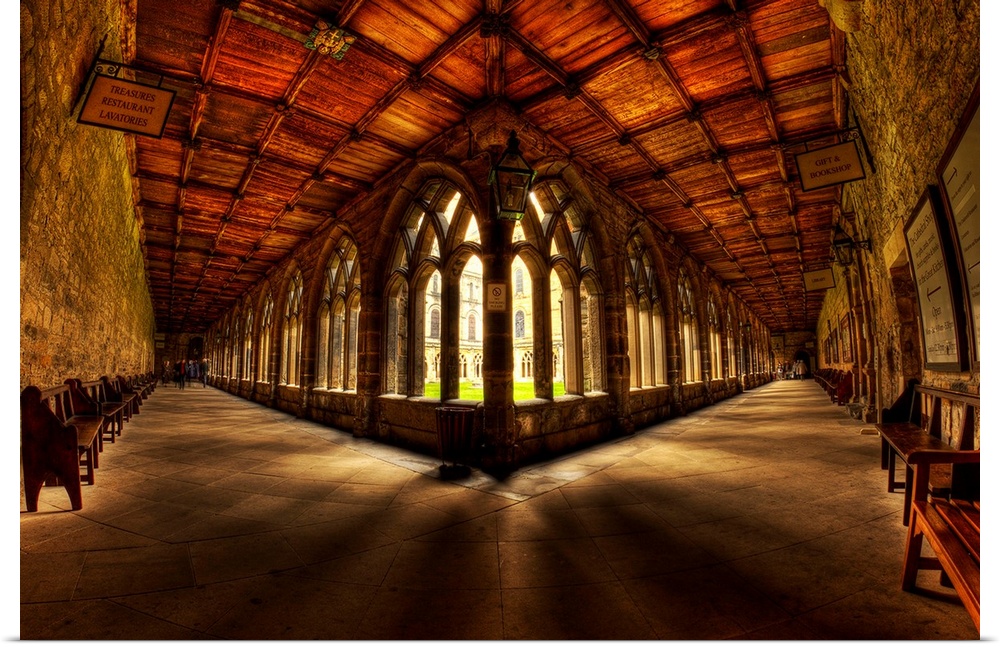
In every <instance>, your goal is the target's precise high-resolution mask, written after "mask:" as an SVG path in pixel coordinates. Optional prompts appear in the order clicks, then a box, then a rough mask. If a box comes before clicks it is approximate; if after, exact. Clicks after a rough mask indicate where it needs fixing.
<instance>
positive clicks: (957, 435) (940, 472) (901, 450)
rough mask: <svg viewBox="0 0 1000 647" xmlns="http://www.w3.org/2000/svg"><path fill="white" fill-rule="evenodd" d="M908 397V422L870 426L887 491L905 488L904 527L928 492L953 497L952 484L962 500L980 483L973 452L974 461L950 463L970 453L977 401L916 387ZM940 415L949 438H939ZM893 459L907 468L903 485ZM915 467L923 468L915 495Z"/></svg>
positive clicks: (955, 393)
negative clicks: (945, 419) (879, 442)
mask: <svg viewBox="0 0 1000 647" xmlns="http://www.w3.org/2000/svg"><path fill="white" fill-rule="evenodd" d="M904 396H905V394H904ZM912 397H913V401H912V404H911V413H910V414H909V418H908V419H907V420H905V421H901V422H880V423H878V424H877V425H875V428H876V429H877V430H878V432H879V435H880V436H881V437H882V468H883V469H886V470H888V473H889V477H888V478H889V483H888V490H889V491H890V492H894V491H895V490H896V489H897V488H899V487H903V488H904V493H905V502H904V505H903V523H904V524H906V525H908V524H909V522H910V508H911V505H910V502H911V501H912V500H916V499H918V498H920V500H923V499H925V498H926V497H927V494H928V493H929V494H932V495H935V496H948V495H950V494H953V493H955V492H954V491H955V488H956V485H958V487H959V490H965V492H963V491H959V492H957V494H958V495H959V496H960V497H961V496H964V495H965V494H966V493H967V491H968V490H969V489H970V488H972V487H975V488H976V489H977V490H978V484H979V458H978V452H976V457H975V460H965V459H961V458H958V459H956V460H951V459H952V458H953V457H951V456H950V455H951V454H953V453H954V452H958V451H971V450H973V448H974V443H975V438H974V431H975V423H976V414H977V412H978V409H979V396H978V395H974V394H970V393H961V392H958V391H950V390H947V389H939V388H935V387H929V386H923V385H920V384H916V385H913V396H912ZM945 411H946V412H947V413H944V412H945ZM884 415H885V411H883V416H884ZM944 415H947V416H949V417H950V420H951V422H952V424H951V425H949V426H948V428H949V430H950V431H951V437H950V438H943V437H942V433H943V430H944V425H943V416H944ZM913 420H919V423H917V422H912V421H913ZM897 458H899V459H901V460H902V462H903V465H904V466H905V467H906V476H905V480H904V481H903V482H902V483H901V482H899V481H897V480H896V459H897ZM917 462H922V463H926V464H927V466H928V467H927V470H926V471H927V474H926V479H925V480H924V482H923V485H922V487H923V488H924V490H923V491H915V490H914V488H915V487H916V485H915V484H914V472H913V466H914V465H915V464H916V463H917ZM972 463H974V465H973V464H972ZM956 472H959V478H958V479H956V478H955V476H956V474H955V473H956Z"/></svg>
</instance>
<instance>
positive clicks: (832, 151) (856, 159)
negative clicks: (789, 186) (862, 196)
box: [795, 140, 865, 191]
mask: <svg viewBox="0 0 1000 647" xmlns="http://www.w3.org/2000/svg"><path fill="white" fill-rule="evenodd" d="M795 165H796V166H798V168H799V182H801V183H802V190H803V191H812V190H813V189H822V188H823V187H826V186H832V185H834V184H844V183H845V182H852V181H854V180H863V179H865V167H864V166H862V164H861V156H860V155H859V154H858V143H857V140H852V141H848V142H844V143H843V144H836V145H834V146H827V147H825V148H817V149H816V150H811V151H806V152H805V153H800V154H798V155H796V156H795Z"/></svg>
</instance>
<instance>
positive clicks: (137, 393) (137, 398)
mask: <svg viewBox="0 0 1000 647" xmlns="http://www.w3.org/2000/svg"><path fill="white" fill-rule="evenodd" d="M114 379H115V380H116V381H117V382H118V391H119V392H120V393H121V394H122V395H123V396H125V395H127V394H131V396H132V397H131V398H129V399H130V401H131V402H132V415H135V414H137V413H139V405H140V404H142V399H143V398H142V390H141V389H139V388H137V387H136V386H135V385H134V384H133V383H132V381H131V380H130V379H129V378H126V377H125V376H122V375H118V376H116V377H115V378H114Z"/></svg>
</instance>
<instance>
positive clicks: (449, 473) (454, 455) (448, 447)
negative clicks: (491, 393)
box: [435, 407, 476, 478]
mask: <svg viewBox="0 0 1000 647" xmlns="http://www.w3.org/2000/svg"><path fill="white" fill-rule="evenodd" d="M435 411H436V413H437V431H438V456H439V457H440V459H441V466H440V467H439V468H438V470H439V471H440V472H441V476H442V477H444V478H456V477H462V476H468V475H469V474H470V473H471V472H472V470H471V469H470V468H469V466H468V465H467V463H468V461H469V459H470V458H471V456H472V425H473V416H474V415H475V413H476V410H475V409H467V408H464V407H438V408H437V409H436V410H435ZM448 461H451V463H452V464H451V466H449V465H447V463H448Z"/></svg>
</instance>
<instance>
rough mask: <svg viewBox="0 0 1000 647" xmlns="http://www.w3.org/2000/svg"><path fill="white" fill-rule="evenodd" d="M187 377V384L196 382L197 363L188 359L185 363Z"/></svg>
mask: <svg viewBox="0 0 1000 647" xmlns="http://www.w3.org/2000/svg"><path fill="white" fill-rule="evenodd" d="M187 376H188V381H189V382H195V381H197V380H198V362H196V361H194V360H193V359H189V360H188V363H187Z"/></svg>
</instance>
